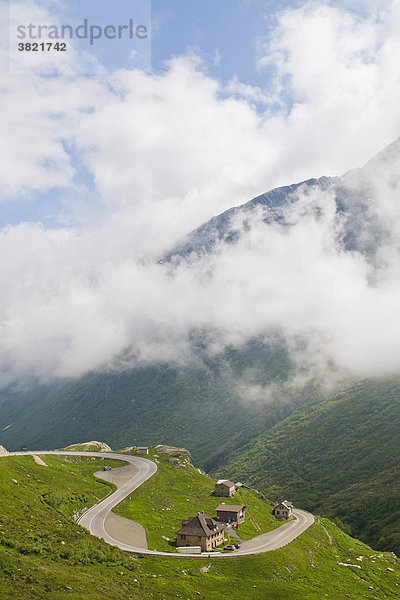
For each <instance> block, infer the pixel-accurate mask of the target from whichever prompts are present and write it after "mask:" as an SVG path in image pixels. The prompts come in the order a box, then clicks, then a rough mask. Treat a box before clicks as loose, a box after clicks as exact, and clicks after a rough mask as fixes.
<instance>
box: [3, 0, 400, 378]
mask: <svg viewBox="0 0 400 600" xmlns="http://www.w3.org/2000/svg"><path fill="white" fill-rule="evenodd" d="M56 4H57V3H52V2H49V3H43V6H41V8H40V11H41V12H40V15H39V16H40V20H41V21H42V22H58V21H57V20H54V19H55V16H54V14H52V12H51V11H52V10H53V9H54V8H55V5H56ZM347 4H348V3H347V2H341V3H338V4H337V5H336V6H333V5H330V4H329V5H328V4H327V3H325V2H318V1H317V2H306V3H303V5H302V6H298V7H295V6H291V7H287V8H286V9H282V10H281V9H279V10H278V9H277V12H276V14H275V17H274V21H273V22H272V23H270V24H269V25H268V27H267V29H268V32H267V31H266V36H265V38H264V37H263V38H262V39H257V40H256V42H257V53H256V55H255V57H254V61H255V63H256V65H257V68H258V69H260V73H262V74H263V76H264V78H265V85H263V87H260V88H259V87H254V86H251V85H248V84H247V83H246V82H242V81H239V80H238V79H237V78H233V79H232V80H231V81H229V82H228V83H227V82H222V81H220V80H218V79H217V78H213V77H212V76H210V75H209V73H208V72H207V64H204V59H202V57H200V56H199V55H198V54H196V52H195V51H193V52H191V53H188V54H186V55H180V56H174V57H173V58H170V59H169V60H168V61H166V63H165V64H164V66H163V69H162V70H161V69H160V71H159V72H156V73H146V72H143V71H140V70H137V69H136V70H135V69H127V70H124V69H119V70H115V71H114V72H113V73H110V74H109V76H108V77H99V78H97V77H93V78H82V77H79V76H77V77H70V76H68V77H41V76H40V75H36V74H33V73H32V74H31V75H27V76H23V77H21V76H18V75H11V74H10V73H9V64H8V48H7V45H6V42H3V43H1V42H0V71H1V76H2V86H3V87H2V90H3V94H2V101H1V102H2V105H1V115H2V119H3V123H4V126H3V136H2V140H1V145H0V202H1V203H2V208H4V215H3V213H2V216H3V221H2V223H3V227H2V229H1V231H0V255H1V262H0V289H1V296H0V365H1V367H0V368H1V372H0V385H1V386H7V385H8V384H10V383H12V382H14V381H18V382H20V383H21V382H22V383H23V382H29V381H31V380H32V379H39V380H41V381H42V380H48V379H51V378H53V377H56V378H58V377H61V378H62V377H76V376H81V375H82V374H84V373H86V372H88V371H90V370H94V369H106V368H109V367H112V366H115V365H117V366H118V367H122V368H125V367H126V366H131V365H137V364H139V365H141V364H152V363H157V362H160V361H161V362H162V361H165V360H168V361H172V362H173V361H175V362H177V363H187V362H188V361H189V362H191V361H193V360H195V361H196V360H199V359H198V352H197V350H196V348H198V347H199V346H201V349H202V352H203V353H204V352H206V353H209V354H213V353H218V352H219V351H220V350H221V349H222V348H223V347H224V346H226V345H227V344H231V345H234V346H238V347H240V346H241V345H243V344H245V343H246V341H248V340H249V339H253V338H257V339H259V340H262V339H266V340H269V339H270V338H271V337H272V338H273V339H274V340H275V339H276V338H279V339H280V340H281V341H282V343H284V344H286V346H287V347H288V349H289V350H290V351H291V353H292V358H293V359H294V360H295V361H296V362H297V364H298V365H301V367H302V369H305V371H304V373H302V372H301V370H300V371H299V376H300V375H301V376H302V377H306V378H308V377H313V376H314V374H315V373H320V372H321V371H322V372H323V373H324V374H326V372H327V369H328V370H329V371H330V372H336V373H340V374H341V375H340V376H342V375H344V376H347V374H354V375H364V374H365V373H367V374H376V373H379V374H380V373H391V372H397V371H398V369H399V366H400V365H399V362H400V359H399V358H398V357H399V356H400V352H399V345H400V342H399V340H400V336H399V331H398V327H399V325H398V322H399V320H398V318H397V306H398V304H399V283H398V282H399V276H398V275H399V273H398V270H399V266H398V265H399V264H400V262H399V256H398V255H399V244H398V240H399V239H400V238H399V231H398V228H399V226H398V223H399V219H398V216H399V215H398V211H399V208H398V207H399V202H398V173H399V168H398V167H399V143H398V142H396V143H395V144H394V145H392V146H390V147H389V148H388V149H387V150H385V151H384V152H383V154H381V155H379V156H378V157H377V158H376V159H374V160H373V161H372V162H370V163H369V164H368V165H366V166H365V167H364V168H362V169H359V170H357V169H356V170H353V171H351V172H350V173H347V174H345V175H343V176H341V177H339V176H338V175H340V173H342V172H344V171H346V170H347V169H350V168H353V167H355V166H357V165H362V164H363V163H364V162H365V161H366V160H368V158H369V157H370V156H372V155H373V154H374V153H375V152H376V151H377V150H378V149H379V148H380V147H382V148H383V147H385V146H386V145H387V144H388V143H389V142H390V141H391V140H392V139H394V138H395V137H396V135H398V134H399V131H400V114H399V111H398V106H399V102H400V85H399V77H400V76H399V69H398V66H397V62H398V61H396V60H394V57H395V56H399V55H400V41H399V36H398V31H397V28H396V27H394V25H393V24H394V23H396V22H398V15H399V4H398V2H396V1H394V0H390V1H389V2H380V1H379V2H374V3H369V2H360V5H361V4H362V5H363V11H362V12H360V13H359V14H358V13H355V12H352V11H351V9H350V8H349V7H348V6H347ZM19 5H20V9H21V11H23V10H24V0H21V2H20V3H19ZM6 10H7V5H6V3H1V4H0V16H2V17H4V18H2V19H0V28H2V29H1V32H2V33H3V36H2V39H3V40H8V32H7V27H8V18H7V13H6V12H4V11H6ZM43 11H44V12H43ZM310 57H312V60H310ZM77 60H78V59H77V56H76V55H75V54H74V53H70V54H68V56H67V57H66V62H65V63H63V68H64V69H66V71H65V72H64V71H63V72H61V73H60V74H61V75H63V74H65V73H71V72H75V73H80V72H81V71H80V70H79V69H76V67H77V64H76V62H77ZM78 66H79V65H78ZM82 68H83V67H82ZM26 98H29V99H30V101H29V103H27V102H26ZM27 124H29V127H27ZM322 175H325V177H322ZM310 177H315V179H310ZM304 180H306V181H305V183H300V182H302V181H304ZM282 185H287V186H288V187H287V188H281V187H280V186H282ZM276 188H278V189H276ZM268 190H273V191H268ZM263 191H266V192H267V193H265V194H263V195H261V196H260V195H259V194H260V192H263ZM254 196H257V198H256V199H255V200H252V201H250V202H248V201H249V200H250V198H252V197H254ZM246 202H247V204H245V205H244V206H243V207H241V205H242V204H243V203H246ZM35 207H36V208H37V211H36V212H35ZM232 207H236V208H232ZM228 209H229V210H228ZM227 210H228V212H224V211H227ZM8 214H11V215H12V218H10V219H8V218H7V216H8ZM218 215H221V216H218ZM211 217H214V218H213V219H211V220H210V218H211ZM191 231H193V233H190V232H191ZM185 236H189V237H185Z"/></svg>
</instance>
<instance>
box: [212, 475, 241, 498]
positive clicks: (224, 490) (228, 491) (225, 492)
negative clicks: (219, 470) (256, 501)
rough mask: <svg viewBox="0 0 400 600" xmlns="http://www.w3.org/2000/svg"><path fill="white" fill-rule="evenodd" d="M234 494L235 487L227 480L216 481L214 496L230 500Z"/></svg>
mask: <svg viewBox="0 0 400 600" xmlns="http://www.w3.org/2000/svg"><path fill="white" fill-rule="evenodd" d="M235 493H236V486H235V484H234V483H233V482H232V481H229V479H218V481H217V483H216V484H215V491H214V494H215V496H222V497H223V498H230V497H231V496H234V495H235Z"/></svg>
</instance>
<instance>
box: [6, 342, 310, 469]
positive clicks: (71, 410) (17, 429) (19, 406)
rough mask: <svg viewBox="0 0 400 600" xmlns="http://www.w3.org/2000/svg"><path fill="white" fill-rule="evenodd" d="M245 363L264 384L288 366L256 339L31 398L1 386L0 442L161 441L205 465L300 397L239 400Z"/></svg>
mask: <svg viewBox="0 0 400 600" xmlns="http://www.w3.org/2000/svg"><path fill="white" fill-rule="evenodd" d="M249 369H251V381H252V382H254V383H256V384H258V385H260V386H261V387H262V386H265V385H267V384H268V383H269V382H271V381H274V382H276V383H280V382H282V381H285V379H286V378H287V377H288V375H289V373H290V370H291V365H290V361H289V358H288V355H287V352H286V351H285V350H284V348H283V347H282V346H281V345H279V344H276V346H274V347H273V348H272V347H271V348H270V347H267V346H265V345H263V344H261V343H257V342H254V343H252V344H250V345H249V346H247V347H246V348H243V349H242V350H234V349H231V348H228V349H226V350H225V351H224V352H223V353H222V354H221V355H219V356H217V357H215V358H214V359H212V360H209V359H204V363H203V365H200V366H192V367H186V368H183V367H182V368H176V367H171V366H168V365H159V366H157V367H143V368H137V369H134V370H131V371H125V372H118V373H108V374H107V373H103V374H93V373H92V374H89V375H87V376H85V377H83V378H82V379H80V380H77V381H72V382H64V384H63V385H58V386H57V387H55V388H52V387H48V388H41V392H42V393H41V394H40V393H37V390H36V391H35V393H33V391H32V395H33V396H32V398H31V392H26V393H25V395H24V394H20V395H19V396H18V395H15V394H14V395H12V397H10V395H9V392H3V395H4V396H6V397H7V399H6V400H4V401H3V403H2V404H0V444H3V445H4V446H5V447H6V448H8V449H9V450H15V449H18V448H19V447H20V446H21V445H22V444H25V445H27V446H28V447H29V448H34V449H45V450H46V449H49V448H54V447H57V446H60V445H62V446H64V445H67V444H69V443H73V442H79V441H81V440H85V439H86V440H91V439H101V440H104V441H105V442H106V443H108V444H110V445H112V446H114V447H124V446H131V445H135V444H136V445H142V444H145V445H155V444H158V443H166V444H172V445H175V446H177V445H179V446H185V447H188V448H190V450H191V452H192V454H193V456H194V458H195V460H196V462H197V463H198V464H200V465H201V466H202V467H204V468H206V469H208V470H209V469H210V468H211V467H212V466H215V465H216V464H218V463H219V462H220V461H221V456H226V455H227V453H229V452H230V451H232V450H233V449H235V448H238V447H239V446H241V445H243V444H245V443H246V442H247V441H248V440H249V439H251V438H252V437H254V436H255V435H258V434H259V433H261V432H262V431H265V429H266V428H268V427H270V426H271V425H273V424H275V423H276V422H277V421H278V420H279V419H281V418H283V417H285V416H287V415H288V414H290V412H291V410H293V408H294V407H295V406H297V405H298V404H299V403H301V402H302V401H303V400H304V398H303V396H302V395H301V394H299V395H298V397H297V398H287V399H286V400H285V401H282V400H281V399H280V400H279V402H276V403H272V404H271V403H270V404H268V403H264V404H263V403H262V402H261V403H258V404H257V403H253V404H252V403H251V402H250V403H248V404H245V403H243V402H242V400H241V398H240V397H239V392H238V387H237V386H238V384H239V383H241V382H243V381H246V382H247V381H248V379H249V377H250V375H249ZM266 394H267V392H266ZM0 397H1V394H0ZM8 425H11V427H9V428H8V429H6V430H3V429H4V427H7V426H8ZM2 430H3V431H2Z"/></svg>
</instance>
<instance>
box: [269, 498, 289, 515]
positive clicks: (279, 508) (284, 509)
mask: <svg viewBox="0 0 400 600" xmlns="http://www.w3.org/2000/svg"><path fill="white" fill-rule="evenodd" d="M272 513H273V514H274V515H275V517H276V518H277V519H291V518H292V516H293V504H292V503H291V502H288V501H287V500H284V501H283V502H281V503H280V504H277V505H276V506H275V508H274V510H273V511H272Z"/></svg>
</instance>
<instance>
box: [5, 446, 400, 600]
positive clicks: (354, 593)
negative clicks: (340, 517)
mask: <svg viewBox="0 0 400 600" xmlns="http://www.w3.org/2000/svg"><path fill="white" fill-rule="evenodd" d="M45 460H46V462H47V463H48V464H49V467H48V468H45V467H40V466H38V465H36V464H35V463H34V462H33V460H32V459H31V458H30V457H27V456H22V457H12V458H11V457H10V458H6V459H1V460H0V493H1V498H2V503H1V505H0V599H1V600H11V599H13V600H37V599H38V598H40V599H42V598H51V600H61V599H65V598H68V599H70V600H126V599H127V598H129V599H130V600H150V599H152V600H154V599H156V600H163V599H165V600H172V599H173V598H174V599H176V598H179V599H188V598H190V599H192V598H203V599H207V600H209V599H210V600H214V599H215V600H216V599H217V598H218V599H219V598H225V597H227V596H228V597H229V598H232V600H242V598H243V597H246V598H248V599H249V600H265V598H271V599H273V600H287V599H288V598H290V600H317V599H318V600H320V599H321V598H328V600H346V599H347V598H350V599H352V600H386V599H390V600H395V599H398V597H399V590H400V569H399V566H400V564H399V561H398V559H396V558H395V557H394V556H392V555H390V554H377V553H376V552H373V551H372V550H371V549H370V548H368V547H367V546H365V545H364V544H362V543H361V542H359V541H356V540H353V539H351V538H349V537H348V536H347V535H346V534H344V533H343V532H342V531H340V530H339V529H338V528H337V527H336V526H335V525H333V524H332V523H331V522H329V521H328V520H323V522H321V523H316V524H314V525H313V526H312V527H311V528H310V529H309V530H307V531H306V532H305V533H304V534H302V535H301V536H300V537H299V538H298V539H297V540H296V541H295V542H293V543H291V544H290V545H289V546H287V547H286V548H283V549H281V550H278V551H275V552H271V553H267V554H264V555H259V556H254V557H246V558H232V559H208V558H207V559H195V560H194V559H182V560H172V559H158V558H154V557H148V558H132V557H129V556H127V555H125V554H124V553H122V552H120V551H119V550H118V549H116V548H112V547H110V546H107V544H105V543H104V542H103V541H101V540H98V539H96V538H94V537H92V536H90V535H89V534H88V533H87V532H86V531H85V530H84V529H82V528H81V527H80V526H79V525H77V524H76V523H75V522H74V521H73V520H72V519H71V518H70V515H71V514H72V512H73V511H74V510H76V508H79V507H80V506H81V503H80V501H78V502H77V503H76V498H75V497H74V498H73V499H72V501H71V494H74V493H76V494H80V493H85V494H87V495H88V496H90V499H91V500H94V499H95V497H96V496H101V495H102V494H104V493H105V492H107V490H108V489H109V487H108V486H107V485H106V484H104V483H100V482H96V481H95V480H94V478H92V477H91V476H90V472H92V471H94V470H97V469H98V468H99V467H100V466H101V465H102V464H103V462H102V461H98V459H96V460H95V461H89V460H86V459H78V458H74V459H70V458H58V457H57V458H56V457H49V458H48V457H46V458H45ZM71 461H73V462H71ZM190 472H191V471H190ZM13 479H15V480H16V481H17V483H14V482H13V481H12V480H13ZM54 486H56V489H57V492H58V498H59V503H58V506H54V505H51V504H49V503H48V502H47V501H45V500H44V499H43V496H44V495H46V494H48V493H50V492H51V491H54ZM171 493H173V490H172V489H171ZM327 533H329V535H330V536H331V540H330V539H329V537H328V535H327ZM340 563H345V564H348V565H356V566H344V565H341V564H340Z"/></svg>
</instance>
